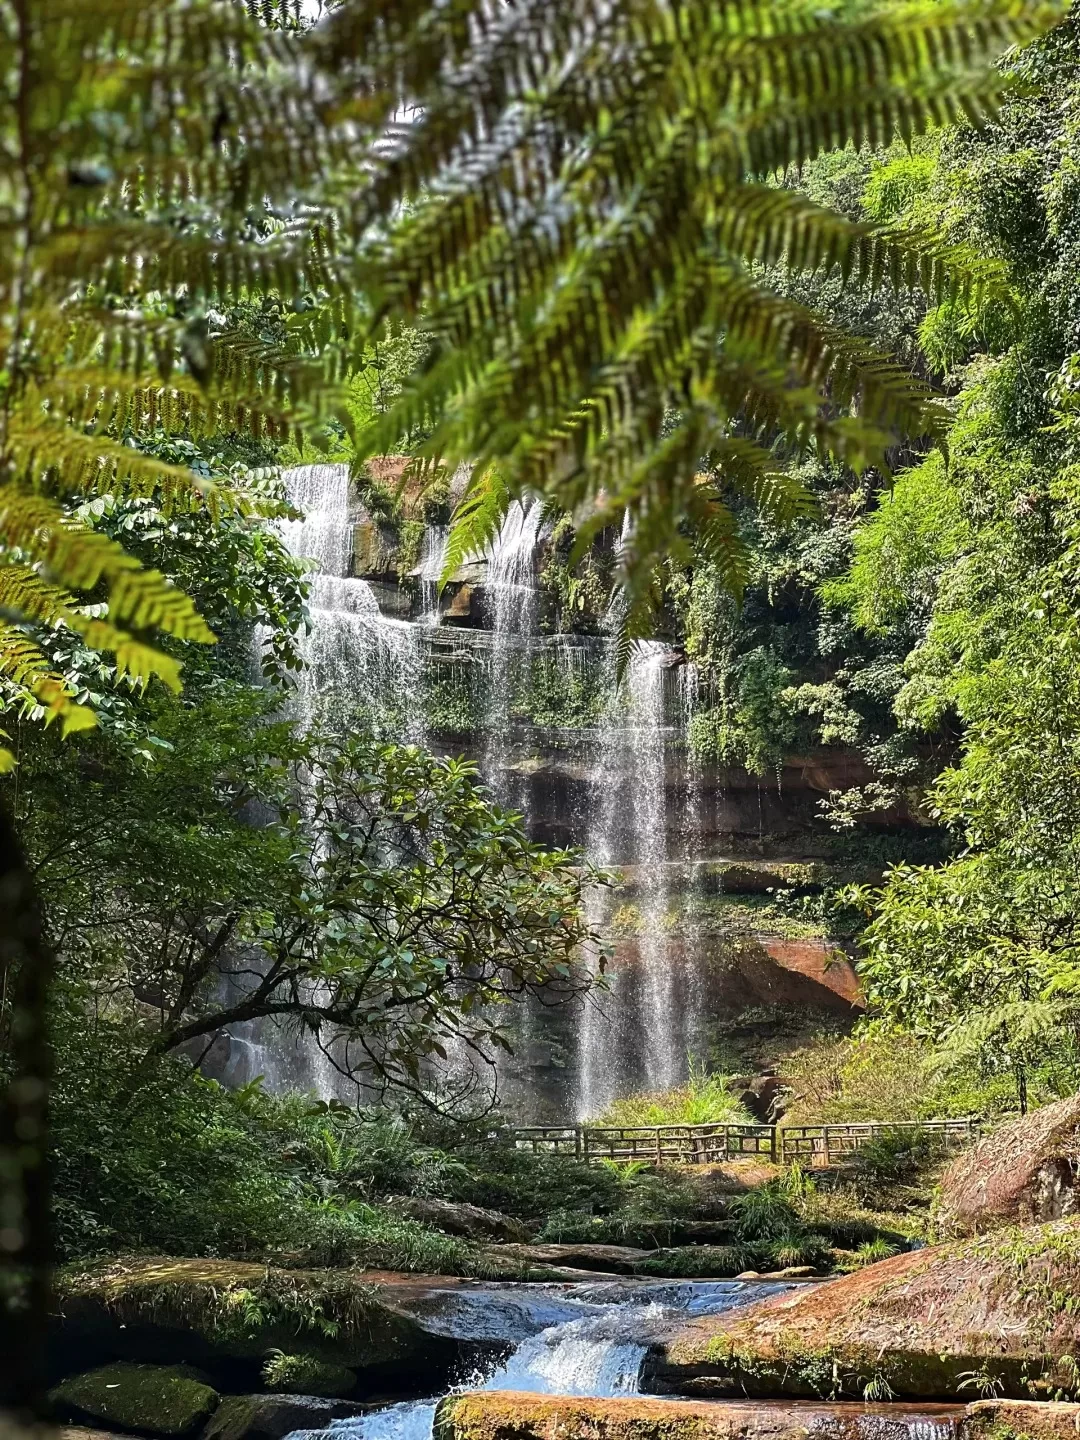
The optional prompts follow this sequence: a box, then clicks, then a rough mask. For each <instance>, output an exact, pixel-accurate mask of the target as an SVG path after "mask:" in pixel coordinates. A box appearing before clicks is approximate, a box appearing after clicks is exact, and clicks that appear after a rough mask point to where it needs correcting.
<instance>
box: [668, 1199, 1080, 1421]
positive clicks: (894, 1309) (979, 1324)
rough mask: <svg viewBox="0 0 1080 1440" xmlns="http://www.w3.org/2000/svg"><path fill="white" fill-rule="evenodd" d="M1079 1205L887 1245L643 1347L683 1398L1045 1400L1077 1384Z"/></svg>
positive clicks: (671, 1388)
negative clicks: (942, 1239)
mask: <svg viewBox="0 0 1080 1440" xmlns="http://www.w3.org/2000/svg"><path fill="white" fill-rule="evenodd" d="M1078 1302H1080V1216H1073V1217H1071V1218H1069V1219H1065V1220H1061V1221H1057V1222H1055V1223H1052V1224H1047V1225H1031V1226H1026V1227H1022V1228H1015V1229H1011V1230H1004V1231H999V1232H997V1233H995V1234H994V1235H991V1236H987V1237H984V1238H982V1239H969V1240H960V1241H955V1242H953V1243H950V1244H945V1245H937V1246H933V1247H930V1248H928V1249H924V1250H919V1251H915V1252H912V1253H909V1254H906V1255H897V1256H895V1257H894V1258H893V1259H891V1260H885V1261H882V1262H881V1263H880V1264H877V1265H873V1266H870V1267H868V1268H867V1269H866V1270H863V1271H860V1272H858V1273H856V1274H854V1275H848V1276H845V1277H843V1278H842V1279H839V1280H834V1281H832V1282H830V1283H829V1284H828V1285H822V1286H819V1287H816V1288H814V1289H813V1290H811V1291H796V1292H794V1293H785V1294H782V1295H779V1296H776V1297H774V1298H773V1299H770V1300H766V1301H764V1302H762V1303H760V1304H757V1305H752V1306H748V1307H747V1308H745V1309H742V1310H738V1311H732V1312H728V1313H725V1314H720V1315H711V1316H705V1317H702V1318H700V1319H697V1320H693V1321H691V1322H689V1323H688V1324H687V1325H685V1326H684V1327H683V1328H681V1329H680V1330H679V1331H678V1332H677V1333H676V1334H674V1335H673V1336H672V1337H671V1338H669V1339H666V1340H663V1341H661V1342H659V1343H658V1344H656V1345H654V1346H653V1347H652V1348H651V1350H650V1351H649V1353H648V1354H647V1356H646V1360H645V1365H644V1367H643V1384H644V1386H645V1388H646V1389H648V1390H652V1391H657V1392H660V1393H675V1394H683V1395H696V1396H713V1397H718V1398H719V1397H736V1396H751V1397H753V1396H761V1397H778V1396H788V1395H790V1396H818V1397H830V1398H839V1397H844V1398H849V1399H864V1398H873V1399H889V1398H892V1397H899V1398H912V1399H919V1400H950V1399H958V1400H966V1399H969V1398H970V1396H971V1394H972V1391H974V1392H975V1393H976V1394H978V1393H979V1392H980V1390H981V1391H982V1393H983V1394H987V1393H990V1394H997V1395H1002V1396H1008V1397H1014V1398H1016V1399H1029V1398H1035V1399H1046V1400H1051V1399H1056V1398H1060V1397H1061V1396H1062V1395H1063V1394H1064V1393H1072V1392H1073V1391H1074V1390H1075V1388H1076V1368H1075V1363H1074V1361H1073V1359H1072V1358H1071V1357H1073V1356H1075V1355H1076V1354H1077V1353H1078V1351H1080V1303H1078Z"/></svg>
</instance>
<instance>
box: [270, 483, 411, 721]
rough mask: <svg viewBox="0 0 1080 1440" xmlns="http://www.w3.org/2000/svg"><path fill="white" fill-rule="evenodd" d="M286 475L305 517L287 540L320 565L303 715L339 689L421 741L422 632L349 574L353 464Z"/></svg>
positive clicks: (307, 644)
mask: <svg viewBox="0 0 1080 1440" xmlns="http://www.w3.org/2000/svg"><path fill="white" fill-rule="evenodd" d="M283 478H284V481H285V490H286V494H287V496H288V498H289V500H290V502H291V503H292V504H293V505H295V506H296V508H297V509H298V510H301V511H303V513H304V518H303V519H302V520H289V521H284V522H283V523H282V526H281V532H282V537H283V539H284V540H285V543H286V545H287V546H288V547H289V550H290V551H291V552H292V554H294V555H296V556H297V557H299V558H301V559H304V560H310V561H313V562H315V563H316V565H317V566H318V569H317V571H316V573H315V574H314V575H313V576H312V579H311V596H310V600H309V612H310V615H311V630H310V633H309V634H308V635H307V637H306V638H305V639H304V641H303V643H302V645H301V650H302V653H303V656H304V660H305V662H306V668H305V670H304V673H303V678H302V681H301V687H302V688H301V695H300V706H301V710H302V715H303V718H304V719H309V718H310V716H311V713H312V711H313V709H314V707H315V706H316V704H317V701H318V699H319V697H320V696H323V695H326V694H327V693H329V692H331V691H333V692H335V693H337V694H339V695H342V696H345V697H346V698H347V699H349V700H352V701H353V702H354V703H358V704H360V705H362V706H363V708H365V709H366V710H369V711H370V712H371V714H372V717H373V720H374V722H375V723H378V722H380V721H387V720H389V721H390V722H391V723H392V724H393V728H394V730H395V732H396V734H397V736H398V737H399V738H404V739H407V740H410V741H413V742H414V743H422V742H423V739H424V718H423V717H424V707H423V704H422V681H423V664H424V654H423V649H422V636H421V634H420V631H419V630H418V629H417V627H416V626H415V625H410V624H409V623H408V622H407V621H403V620H395V619H393V618H391V617H389V616H386V615H383V613H382V611H381V610H380V608H379V602H378V599H377V598H376V595H375V592H374V590H373V589H372V587H371V586H370V585H369V584H368V582H367V581H366V580H360V579H356V578H354V577H352V576H350V575H349V571H350V570H351V569H352V566H353V552H352V546H353V528H354V525H355V521H356V513H357V508H358V507H354V506H353V505H352V504H351V502H350V488H349V467H348V466H347V465H302V466H298V467H297V468H296V469H293V470H287V471H286V472H285V475H284V477H283Z"/></svg>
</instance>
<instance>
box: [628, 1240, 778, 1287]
mask: <svg viewBox="0 0 1080 1440" xmlns="http://www.w3.org/2000/svg"><path fill="white" fill-rule="evenodd" d="M754 1258H755V1257H754V1252H753V1250H752V1249H750V1247H749V1246H746V1245H682V1246H679V1247H678V1248H677V1249H675V1250H667V1251H665V1252H664V1253H662V1254H660V1255H650V1256H649V1258H648V1259H647V1260H640V1261H639V1262H638V1263H637V1264H636V1265H635V1266H634V1273H635V1275H659V1276H666V1277H671V1278H680V1277H685V1278H687V1279H694V1278H697V1279H718V1280H727V1279H730V1278H731V1277H732V1276H733V1275H739V1274H741V1273H742V1271H744V1270H749V1269H751V1268H752V1266H753V1264H754Z"/></svg>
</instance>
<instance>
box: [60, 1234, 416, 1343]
mask: <svg viewBox="0 0 1080 1440" xmlns="http://www.w3.org/2000/svg"><path fill="white" fill-rule="evenodd" d="M61 1299H62V1307H63V1310H64V1313H65V1316H68V1317H69V1318H70V1319H71V1320H72V1321H73V1322H75V1323H78V1322H80V1321H81V1322H82V1323H83V1324H84V1325H88V1326H89V1327H91V1328H93V1327H94V1326H95V1325H96V1324H99V1323H101V1322H102V1321H103V1320H105V1318H106V1317H107V1318H108V1319H109V1320H111V1321H113V1322H115V1323H117V1324H119V1325H122V1326H124V1327H126V1328H127V1329H128V1331H129V1333H132V1332H137V1331H138V1329H139V1328H140V1327H146V1326H152V1327H154V1329H155V1330H160V1329H164V1330H173V1331H176V1332H179V1333H181V1334H187V1335H193V1336H196V1337H198V1338H199V1339H200V1340H202V1341H204V1342H205V1343H206V1344H207V1345H209V1346H210V1347H211V1348H212V1349H214V1350H216V1351H218V1352H219V1353H221V1354H223V1355H229V1356H236V1357H258V1356H262V1355H265V1354H266V1352H267V1351H268V1350H270V1349H272V1348H280V1349H282V1350H287V1351H293V1350H296V1349H297V1348H298V1343H297V1342H298V1341H299V1342H300V1344H301V1345H302V1348H303V1349H304V1351H305V1352H306V1353H309V1354H312V1355H317V1356H318V1357H319V1358H321V1359H324V1360H327V1361H330V1362H332V1363H336V1364H346V1365H350V1366H358V1367H362V1366H368V1365H381V1364H386V1363H392V1362H394V1361H398V1360H401V1359H403V1358H405V1357H406V1356H408V1355H409V1354H410V1353H411V1352H412V1351H414V1350H416V1349H417V1347H418V1346H419V1347H421V1348H423V1346H424V1345H425V1344H426V1337H424V1336H423V1335H422V1334H421V1333H420V1332H418V1331H417V1330H416V1328H415V1327H414V1326H413V1324H412V1323H411V1322H410V1321H408V1320H407V1319H405V1318H404V1317H402V1316H399V1315H397V1314H395V1313H393V1312H392V1311H390V1310H389V1309H387V1308H386V1307H385V1306H384V1305H382V1303H381V1302H380V1300H379V1298H378V1290H377V1289H376V1287H374V1286H372V1285H369V1284H366V1283H364V1281H363V1279H362V1278H357V1276H356V1275H354V1274H350V1273H349V1272H347V1271H345V1272H339V1271H312V1270H291V1271H285V1270H273V1269H270V1268H269V1267H267V1266H265V1265H255V1264H251V1263H247V1262H241V1261H227V1260H132V1261H123V1260H121V1261H116V1262H112V1263H111V1264H108V1265H104V1266H97V1267H94V1268H92V1269H90V1270H86V1271H82V1272H80V1273H77V1274H74V1275H72V1274H69V1275H68V1276H66V1277H64V1279H63V1281H62V1284H61ZM99 1317H100V1318H99Z"/></svg>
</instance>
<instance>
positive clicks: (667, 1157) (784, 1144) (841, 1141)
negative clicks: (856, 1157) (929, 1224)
mask: <svg viewBox="0 0 1080 1440" xmlns="http://www.w3.org/2000/svg"><path fill="white" fill-rule="evenodd" d="M898 1130H900V1131H904V1130H910V1131H918V1132H919V1133H921V1134H924V1135H926V1136H927V1137H928V1139H929V1140H930V1141H931V1143H933V1144H935V1145H940V1146H941V1147H942V1148H943V1149H954V1148H955V1149H959V1148H961V1147H963V1146H965V1145H970V1144H971V1143H972V1142H973V1141H975V1140H977V1139H978V1137H979V1133H980V1122H979V1121H978V1120H977V1119H974V1118H973V1117H968V1118H965V1119H962V1120H921V1121H903V1122H893V1121H886V1120H870V1121H866V1122H862V1123H856V1124H847V1125H783V1126H781V1125H729V1124H720V1123H717V1124H711V1125H522V1126H519V1127H517V1128H516V1129H515V1130H514V1132H513V1133H514V1139H515V1142H516V1144H517V1146H518V1148H519V1149H521V1150H533V1151H538V1152H542V1153H546V1154H549V1155H572V1156H573V1157H574V1158H575V1159H578V1160H647V1161H650V1162H651V1163H652V1164H654V1165H665V1164H667V1165H714V1164H717V1163H718V1162H720V1161H723V1160H733V1159H738V1158H739V1157H740V1156H747V1155H757V1156H761V1157H763V1158H765V1159H768V1160H774V1161H779V1162H780V1163H782V1164H784V1165H792V1164H795V1163H796V1162H798V1163H800V1164H804V1165H832V1164H835V1163H837V1162H838V1161H839V1162H842V1161H843V1160H844V1159H845V1158H847V1157H849V1156H851V1155H853V1154H855V1153H856V1152H857V1151H858V1150H861V1149H862V1147H863V1146H864V1145H866V1144H868V1143H869V1142H870V1141H871V1140H874V1139H876V1138H877V1137H879V1136H880V1135H882V1134H886V1133H895V1132H896V1131H898Z"/></svg>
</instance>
